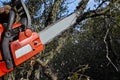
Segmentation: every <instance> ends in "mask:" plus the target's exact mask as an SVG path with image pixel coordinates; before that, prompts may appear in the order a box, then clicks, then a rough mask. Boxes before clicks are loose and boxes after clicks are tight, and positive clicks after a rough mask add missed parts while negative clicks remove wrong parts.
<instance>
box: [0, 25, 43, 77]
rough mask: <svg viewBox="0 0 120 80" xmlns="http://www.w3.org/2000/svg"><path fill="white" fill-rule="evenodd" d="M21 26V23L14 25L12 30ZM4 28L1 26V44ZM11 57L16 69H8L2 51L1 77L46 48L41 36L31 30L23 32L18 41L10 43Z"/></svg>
mask: <svg viewBox="0 0 120 80" xmlns="http://www.w3.org/2000/svg"><path fill="white" fill-rule="evenodd" d="M19 26H21V24H20V23H17V24H14V25H13V26H12V29H15V28H17V27H19ZM3 32H4V27H3V26H2V25H1V24H0V43H1V39H2V33H3ZM9 47H10V52H11V57H12V59H13V63H14V67H13V68H11V69H8V68H7V67H6V63H5V61H4V58H3V53H2V52H1V51H0V77H1V76H3V75H5V74H6V73H8V72H10V71H12V70H13V69H14V68H15V67H16V66H18V65H20V64H21V63H23V62H25V61H26V60H28V59H29V58H31V57H33V56H34V55H36V54H38V53H39V52H41V51H42V50H43V48H44V46H43V44H42V43H41V41H40V38H39V35H38V34H37V33H36V32H32V30H30V29H26V30H25V31H21V32H19V34H18V39H16V40H14V41H12V42H10V44H9Z"/></svg>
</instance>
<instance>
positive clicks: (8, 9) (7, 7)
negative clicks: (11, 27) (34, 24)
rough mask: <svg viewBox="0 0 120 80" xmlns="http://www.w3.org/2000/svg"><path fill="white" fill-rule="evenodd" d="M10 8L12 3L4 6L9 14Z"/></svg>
mask: <svg viewBox="0 0 120 80" xmlns="http://www.w3.org/2000/svg"><path fill="white" fill-rule="evenodd" d="M10 10H11V6H10V5H5V6H4V12H5V13H6V14H8V13H9V12H10Z"/></svg>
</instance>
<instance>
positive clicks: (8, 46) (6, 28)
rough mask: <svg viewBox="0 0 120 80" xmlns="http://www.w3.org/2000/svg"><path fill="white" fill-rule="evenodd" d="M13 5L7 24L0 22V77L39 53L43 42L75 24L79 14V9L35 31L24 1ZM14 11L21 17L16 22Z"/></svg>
mask: <svg viewBox="0 0 120 80" xmlns="http://www.w3.org/2000/svg"><path fill="white" fill-rule="evenodd" d="M13 6H14V7H15V9H14V7H12V9H11V11H10V13H9V20H8V23H7V25H3V24H0V43H1V46H0V77H2V76H4V75H5V74H6V73H8V72H10V71H12V70H14V69H15V68H16V67H17V66H19V65H20V64H22V63H23V62H25V61H27V60H28V59H29V58H31V57H33V56H35V55H36V54H38V53H40V52H41V51H42V50H43V49H44V45H45V44H47V43H48V42H50V41H51V40H52V39H53V38H54V37H56V36H58V35H59V34H60V33H61V32H63V31H65V30H66V29H69V28H70V27H72V26H73V25H75V23H76V20H77V18H78V17H79V15H80V13H79V11H75V12H73V13H72V14H70V15H68V16H66V17H63V18H62V19H60V20H58V21H56V22H55V23H53V24H51V25H49V26H47V27H46V28H45V29H44V30H42V31H40V32H38V33H36V32H34V31H33V30H32V27H31V17H30V15H29V12H28V9H27V7H26V5H25V3H24V2H22V0H17V1H16V2H15V3H14V4H13ZM16 13H18V15H19V16H20V17H21V19H20V21H18V22H17V23H15V17H16Z"/></svg>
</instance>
